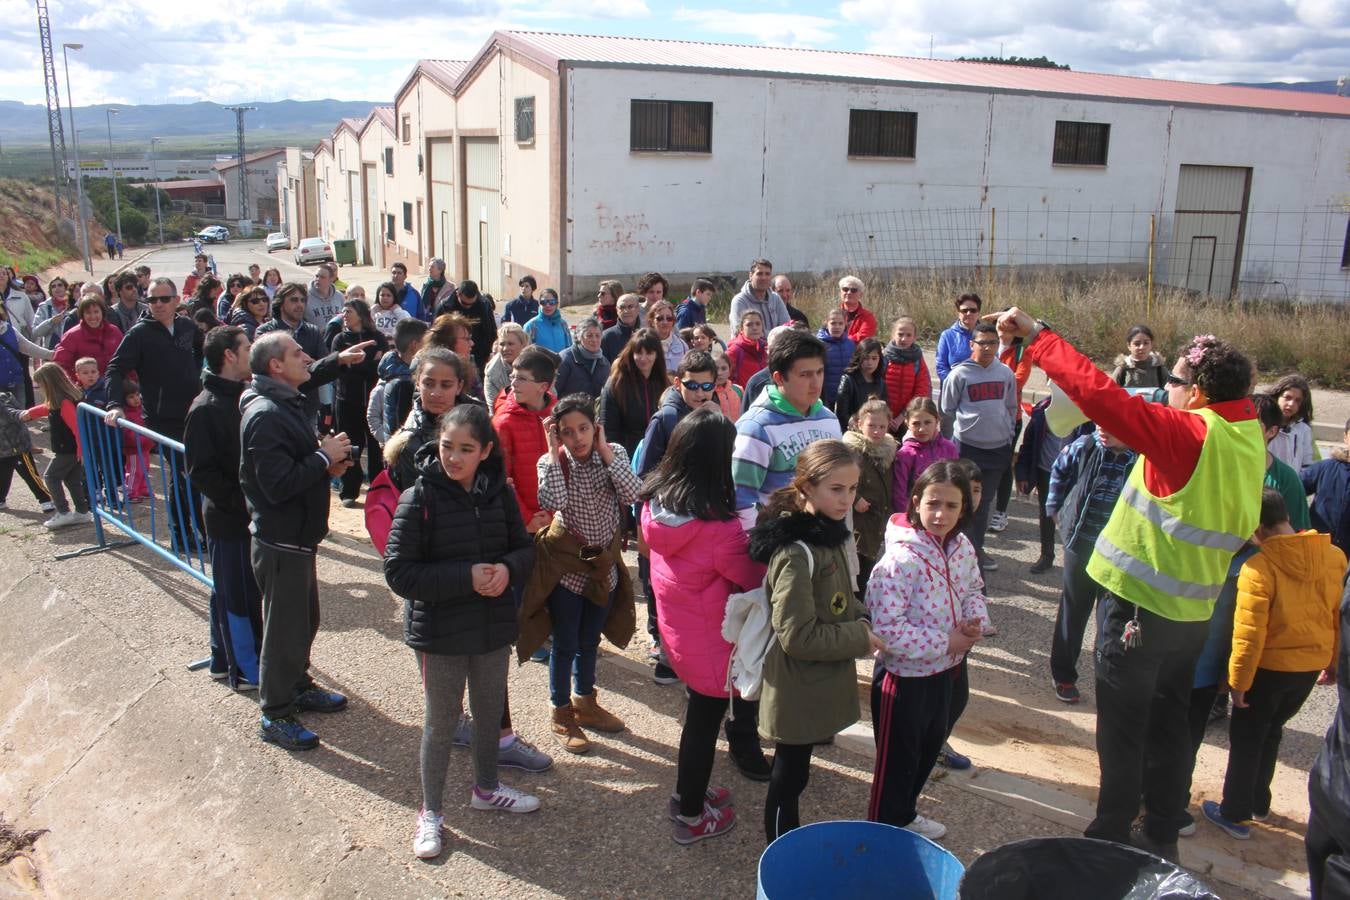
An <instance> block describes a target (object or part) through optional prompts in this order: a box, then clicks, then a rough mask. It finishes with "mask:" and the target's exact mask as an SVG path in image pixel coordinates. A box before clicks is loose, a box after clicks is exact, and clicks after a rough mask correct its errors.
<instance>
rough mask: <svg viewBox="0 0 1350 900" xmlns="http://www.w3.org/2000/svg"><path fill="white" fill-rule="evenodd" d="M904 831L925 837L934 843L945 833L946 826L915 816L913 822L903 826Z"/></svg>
mask: <svg viewBox="0 0 1350 900" xmlns="http://www.w3.org/2000/svg"><path fill="white" fill-rule="evenodd" d="M905 830H906V831H912V832H914V833H915V834H917V835H921V836H923V837H926V838H928V839H929V840H930V841H936V840H937V839H938V838H940V837H942V836H943V835H945V834H946V833H947V826H946V825H943V824H942V823H941V822H935V821H933V820H932V819H929V818H926V817H925V816H918V815H916V816H915V817H914V821H913V822H910V823H909V824H908V825H906V826H905Z"/></svg>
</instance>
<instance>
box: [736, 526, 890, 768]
mask: <svg viewBox="0 0 1350 900" xmlns="http://www.w3.org/2000/svg"><path fill="white" fill-rule="evenodd" d="M848 537H849V531H848V528H847V526H846V525H845V524H844V523H843V522H838V521H834V520H830V519H826V518H824V517H821V516H815V515H808V514H806V513H792V514H790V515H786V516H781V517H779V518H777V519H771V520H768V521H766V522H763V523H761V524H760V525H758V526H756V527H755V529H754V530H753V531H752V532H751V533H750V556H751V558H752V559H755V560H758V561H759V562H764V563H767V564H768V567H769V571H768V574H767V576H766V577H765V579H764V587H765V590H766V592H767V593H768V596H769V605H770V608H771V610H772V625H773V632H774V641H773V642H772V643H771V644H770V645H769V652H768V655H767V656H766V657H765V660H764V688H763V693H762V694H761V696H760V705H759V731H760V733H761V734H762V735H763V736H764V737H765V738H766V739H768V740H771V741H776V742H778V743H782V744H812V743H816V742H817V741H822V740H825V739H826V738H829V737H832V736H833V735H835V734H837V733H838V732H840V731H842V730H843V729H844V728H846V727H848V726H849V725H852V724H853V723H854V722H856V721H857V720H858V717H859V715H860V712H861V711H860V709H859V705H858V685H857V682H858V675H857V669H856V667H855V663H854V660H856V659H857V658H858V657H860V656H865V655H866V654H867V652H868V648H869V644H868V640H867V623H866V621H864V617H865V614H866V613H865V610H864V607H863V605H862V604H861V603H860V602H858V600H857V598H856V597H855V596H854V585H853V583H852V582H853V579H852V578H851V577H850V575H849V568H848V560H847V557H846V554H845V542H846V541H847V540H848ZM797 541H802V542H804V543H805V544H806V545H807V546H808V547H809V548H810V553H811V556H812V562H813V565H812V566H811V568H808V563H807V559H806V551H805V550H803V549H802V547H801V546H800V545H798V544H797V543H796V542H797ZM812 569H814V574H811V571H812Z"/></svg>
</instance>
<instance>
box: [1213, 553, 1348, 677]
mask: <svg viewBox="0 0 1350 900" xmlns="http://www.w3.org/2000/svg"><path fill="white" fill-rule="evenodd" d="M1344 573H1345V554H1344V553H1342V552H1341V551H1340V550H1338V549H1336V548H1335V547H1333V546H1332V545H1331V538H1330V537H1329V536H1328V535H1325V534H1319V533H1318V532H1316V531H1303V532H1299V533H1298V534H1286V535H1276V536H1275V537H1270V538H1267V539H1266V540H1264V541H1262V542H1261V552H1260V553H1258V554H1256V555H1255V556H1253V557H1252V558H1251V559H1249V560H1247V561H1246V562H1245V563H1243V564H1242V571H1241V572H1239V573H1238V593H1237V608H1236V610H1234V613H1233V654H1232V656H1230V657H1229V658H1228V683H1229V684H1230V685H1232V686H1233V689H1234V690H1238V691H1245V690H1248V689H1250V688H1251V686H1252V678H1254V677H1255V675H1256V670H1257V669H1258V668H1261V669H1272V670H1274V671H1276V672H1317V671H1320V670H1322V669H1325V668H1327V667H1328V666H1332V665H1334V664H1335V659H1336V653H1337V649H1338V645H1339V636H1340V605H1341V576H1342V575H1343V574H1344ZM1346 674H1347V675H1350V673H1346Z"/></svg>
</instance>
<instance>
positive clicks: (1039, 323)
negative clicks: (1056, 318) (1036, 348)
mask: <svg viewBox="0 0 1350 900" xmlns="http://www.w3.org/2000/svg"><path fill="white" fill-rule="evenodd" d="M1054 330H1055V329H1054V328H1052V327H1050V323H1049V322H1047V321H1045V320H1044V319H1037V320H1036V324H1034V325H1032V326H1031V334H1029V335H1027V344H1028V345H1030V344H1031V342H1032V341H1034V340H1036V338H1037V337H1039V336H1040V334H1041V332H1042V331H1054Z"/></svg>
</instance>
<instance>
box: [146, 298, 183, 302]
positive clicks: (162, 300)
mask: <svg viewBox="0 0 1350 900" xmlns="http://www.w3.org/2000/svg"><path fill="white" fill-rule="evenodd" d="M145 299H146V300H147V301H148V302H150V303H176V302H177V301H178V298H177V297H147V298H145Z"/></svg>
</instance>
